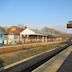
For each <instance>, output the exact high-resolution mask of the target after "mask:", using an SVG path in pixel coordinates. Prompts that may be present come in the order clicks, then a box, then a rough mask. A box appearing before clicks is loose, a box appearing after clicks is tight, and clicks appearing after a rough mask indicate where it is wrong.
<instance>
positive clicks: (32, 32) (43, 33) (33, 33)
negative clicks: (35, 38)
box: [21, 28, 57, 37]
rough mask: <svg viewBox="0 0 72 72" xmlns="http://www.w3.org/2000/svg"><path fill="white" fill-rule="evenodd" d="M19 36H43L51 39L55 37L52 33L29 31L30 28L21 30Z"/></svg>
mask: <svg viewBox="0 0 72 72" xmlns="http://www.w3.org/2000/svg"><path fill="white" fill-rule="evenodd" d="M27 29H28V30H27ZM26 30H27V31H29V32H27V31H26ZM21 34H28V35H29V34H31V35H43V36H51V37H55V36H57V35H56V34H53V33H50V32H44V31H40V30H37V29H31V28H26V29H25V30H23V31H22V32H21Z"/></svg>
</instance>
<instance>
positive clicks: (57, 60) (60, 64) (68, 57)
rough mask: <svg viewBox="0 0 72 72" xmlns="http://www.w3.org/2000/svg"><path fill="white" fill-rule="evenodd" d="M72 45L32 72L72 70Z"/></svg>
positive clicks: (66, 71) (68, 71)
mask: <svg viewBox="0 0 72 72" xmlns="http://www.w3.org/2000/svg"><path fill="white" fill-rule="evenodd" d="M71 52H72V46H70V47H68V48H67V49H65V50H63V51H62V52H60V53H59V54H57V55H56V56H54V57H52V58H51V59H50V60H48V61H47V62H45V63H44V64H42V65H40V66H39V67H38V68H36V69H35V70H33V71H32V72H72V68H71V67H72V53H71Z"/></svg>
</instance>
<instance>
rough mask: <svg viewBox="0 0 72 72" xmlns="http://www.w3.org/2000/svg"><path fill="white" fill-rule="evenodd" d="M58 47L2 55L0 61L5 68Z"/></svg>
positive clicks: (49, 46)
mask: <svg viewBox="0 0 72 72" xmlns="http://www.w3.org/2000/svg"><path fill="white" fill-rule="evenodd" d="M60 45H61V44H52V45H44V46H42V47H37V48H32V49H27V50H21V51H17V52H12V53H7V54H3V55H0V61H3V65H4V66H6V65H9V64H12V63H15V62H17V61H20V60H22V59H25V58H28V57H30V56H33V55H36V54H39V53H41V52H45V51H47V50H50V49H53V48H55V47H59V46H60ZM0 67H2V65H1V62H0Z"/></svg>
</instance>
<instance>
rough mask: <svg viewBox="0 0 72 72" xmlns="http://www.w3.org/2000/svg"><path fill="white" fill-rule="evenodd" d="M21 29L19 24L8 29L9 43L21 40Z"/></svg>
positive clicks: (16, 42)
mask: <svg viewBox="0 0 72 72" xmlns="http://www.w3.org/2000/svg"><path fill="white" fill-rule="evenodd" d="M20 32H21V29H20V28H19V27H17V26H12V27H10V28H9V29H8V44H18V43H19V42H20Z"/></svg>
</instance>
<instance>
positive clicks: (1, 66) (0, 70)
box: [0, 59, 4, 72]
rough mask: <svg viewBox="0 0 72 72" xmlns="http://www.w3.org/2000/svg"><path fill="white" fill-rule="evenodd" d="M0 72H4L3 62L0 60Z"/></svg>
mask: <svg viewBox="0 0 72 72" xmlns="http://www.w3.org/2000/svg"><path fill="white" fill-rule="evenodd" d="M0 72H4V61H3V60H2V59H0Z"/></svg>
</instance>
